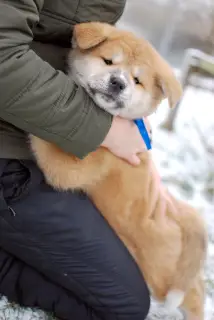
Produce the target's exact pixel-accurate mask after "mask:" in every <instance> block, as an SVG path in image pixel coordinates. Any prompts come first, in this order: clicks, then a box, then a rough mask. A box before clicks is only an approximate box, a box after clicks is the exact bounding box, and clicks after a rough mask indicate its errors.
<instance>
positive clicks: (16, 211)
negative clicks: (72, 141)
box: [0, 159, 150, 320]
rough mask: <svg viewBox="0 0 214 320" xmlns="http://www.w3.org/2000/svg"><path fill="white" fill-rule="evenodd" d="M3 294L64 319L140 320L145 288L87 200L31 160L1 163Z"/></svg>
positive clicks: (144, 312)
mask: <svg viewBox="0 0 214 320" xmlns="http://www.w3.org/2000/svg"><path fill="white" fill-rule="evenodd" d="M0 293H1V294H4V295H6V296H7V297H8V298H9V300H11V301H14V302H18V303H20V304H21V305H23V306H28V307H34V306H36V307H40V308H42V309H44V310H47V311H50V312H53V313H54V314H55V315H56V316H57V317H59V318H60V319H67V320H89V319H90V320H98V319H99V320H100V319H103V320H104V319H105V320H116V319H117V320H143V319H145V317H146V315H147V313H148V310H149V305H150V298H149V293H148V289H147V287H146V285H145V283H144V280H143V277H142V275H141V273H140V271H139V269H138V267H137V266H136V264H135V262H134V261H133V259H132V258H131V256H130V255H129V253H128V251H127V250H126V248H125V247H124V245H123V244H122V243H121V241H120V240H119V239H118V237H117V236H116V235H115V234H114V232H113V231H112V229H111V228H110V227H109V226H108V224H107V222H106V221H105V220H104V219H103V217H102V216H101V214H100V213H99V212H97V210H96V209H95V207H94V206H93V204H92V203H91V202H90V201H89V199H88V198H87V197H86V196H85V195H83V194H78V193H76V194H75V193H73V194H72V193H70V192H56V191H54V190H53V189H52V188H51V187H50V186H48V185H47V184H46V183H45V181H44V177H43V175H42V173H41V172H40V170H39V169H38V168H37V166H36V165H35V164H34V163H33V162H32V161H18V160H3V159H0Z"/></svg>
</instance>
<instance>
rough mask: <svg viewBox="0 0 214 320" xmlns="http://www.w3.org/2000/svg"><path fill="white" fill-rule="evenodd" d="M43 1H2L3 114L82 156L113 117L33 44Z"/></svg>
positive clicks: (0, 94)
mask: <svg viewBox="0 0 214 320" xmlns="http://www.w3.org/2000/svg"><path fill="white" fill-rule="evenodd" d="M43 3H44V1H42V0H34V1H33V0H18V1H17V0H6V1H0V118H2V119H3V120H5V121H7V122H9V123H11V124H13V125H15V126H16V127H18V128H20V129H22V130H24V131H26V132H29V133H32V134H33V135H36V136H38V137H40V138H42V139H45V140H47V141H50V142H53V143H55V144H57V145H58V146H59V147H60V148H62V149H63V150H64V151H66V152H70V153H72V154H74V155H76V156H77V157H79V158H83V157H84V156H86V155H87V154H88V153H89V152H91V151H93V150H95V149H96V148H97V147H98V146H99V145H100V144H101V143H102V141H103V140H104V138H105V137H106V135H107V133H108V131H109V129H110V127H111V123H112V117H111V115H109V114H107V113H105V112H104V111H103V110H101V109H100V108H98V107H96V106H95V105H94V103H93V102H92V100H91V99H90V98H89V96H88V95H87V94H86V93H85V91H84V90H83V89H82V88H81V87H77V86H76V85H75V84H74V82H73V81H72V80H71V79H70V78H68V77H67V76H66V75H65V74H64V73H62V72H60V71H56V70H55V69H54V68H52V67H51V66H50V65H49V64H48V63H46V62H45V61H43V60H42V59H40V58H39V57H38V56H37V55H36V54H35V52H33V51H32V50H30V49H29V44H30V43H31V41H32V39H33V33H32V28H33V26H34V25H35V23H37V22H38V19H39V12H40V11H41V9H42V6H43Z"/></svg>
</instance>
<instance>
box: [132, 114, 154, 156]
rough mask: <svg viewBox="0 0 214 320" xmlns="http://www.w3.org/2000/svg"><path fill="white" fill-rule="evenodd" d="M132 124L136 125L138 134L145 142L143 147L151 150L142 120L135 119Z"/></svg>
mask: <svg viewBox="0 0 214 320" xmlns="http://www.w3.org/2000/svg"><path fill="white" fill-rule="evenodd" d="M134 123H135V124H136V126H137V127H138V130H139V131H140V134H141V136H142V138H143V140H144V142H145V145H146V147H147V150H151V149H152V146H151V141H150V138H149V135H148V132H147V130H146V126H145V124H144V121H143V119H136V120H134Z"/></svg>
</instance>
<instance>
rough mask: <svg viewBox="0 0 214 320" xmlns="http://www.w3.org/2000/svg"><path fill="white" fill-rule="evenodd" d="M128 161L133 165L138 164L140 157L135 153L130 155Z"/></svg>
mask: <svg viewBox="0 0 214 320" xmlns="http://www.w3.org/2000/svg"><path fill="white" fill-rule="evenodd" d="M128 161H129V163H130V164H132V165H133V166H138V165H139V164H140V158H139V157H138V156H137V155H136V154H133V155H132V156H130V158H129V159H128Z"/></svg>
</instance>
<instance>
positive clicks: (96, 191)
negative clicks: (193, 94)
mask: <svg viewBox="0 0 214 320" xmlns="http://www.w3.org/2000/svg"><path fill="white" fill-rule="evenodd" d="M74 46H75V48H74V50H73V51H72V52H71V55H70V67H71V76H72V77H73V78H74V79H75V81H76V82H77V84H78V85H81V86H82V87H84V88H85V90H86V91H87V92H88V93H89V95H90V96H91V97H92V98H93V99H94V101H95V102H96V103H97V104H98V105H99V106H100V107H101V108H103V109H105V110H107V111H108V112H110V113H111V114H113V115H119V116H121V117H125V118H129V119H135V118H140V117H143V116H146V115H148V114H151V113H152V112H153V111H155V110H156V109H157V107H158V104H159V102H160V101H161V100H162V99H163V98H168V100H169V104H170V106H174V105H175V104H176V102H177V101H178V99H179V97H180V96H181V87H180V84H179V82H178V81H177V80H176V78H175V76H174V74H173V72H172V70H171V68H170V67H169V66H168V64H167V63H166V62H165V61H164V60H163V59H162V58H161V57H160V56H159V54H158V53H157V52H156V51H155V50H154V49H153V48H152V46H151V45H150V44H149V43H148V42H147V41H145V40H144V39H139V38H137V37H136V36H135V35H134V34H132V33H130V32H126V31H120V30H118V29H117V28H115V27H113V26H110V25H107V24H102V23H98V22H95V23H83V24H79V25H76V27H75V30H74ZM31 145H32V150H33V152H34V154H35V157H36V160H37V162H38V165H39V166H40V168H41V169H42V171H43V172H44V174H45V177H46V179H47V182H48V183H49V184H51V185H52V186H53V187H54V188H57V189H59V190H75V189H81V190H83V191H85V192H87V194H88V195H89V196H90V197H91V198H92V200H93V202H94V203H95V205H96V206H97V208H98V209H99V210H100V212H101V214H102V215H103V216H104V217H105V218H106V219H107V220H108V222H109V223H110V225H111V226H112V228H113V229H114V230H115V231H116V232H117V234H118V236H119V237H120V238H121V240H122V241H123V242H124V243H125V245H126V246H127V248H128V250H129V251H130V253H131V254H132V255H133V257H134V259H135V260H136V262H137V264H138V265H139V267H140V269H141V270H142V273H143V274H144V277H145V279H146V281H147V284H148V286H149V287H150V289H151V293H152V294H153V296H154V297H155V298H156V299H158V300H160V301H164V302H165V304H166V305H167V306H168V307H169V308H177V307H180V306H181V307H182V308H184V309H185V310H186V312H187V318H188V319H198V320H202V319H204V281H203V277H202V275H201V272H202V268H203V263H204V260H205V256H206V248H207V233H206V228H205V225H204V221H203V220H202V218H201V217H200V215H199V214H198V213H197V212H196V211H195V210H194V209H193V208H192V207H190V206H189V205H187V204H186V203H183V202H181V201H178V200H176V199H175V198H174V197H173V196H172V195H170V194H169V192H168V191H167V190H166V189H165V188H164V187H163V185H162V184H161V181H160V179H159V175H158V173H157V171H156V169H155V167H154V164H153V162H152V159H151V155H150V152H145V153H143V154H142V155H141V156H140V157H141V164H140V166H139V167H132V166H130V165H129V164H127V163H126V162H125V161H123V160H121V159H119V158H117V157H115V156H114V155H112V154H111V153H110V152H109V151H108V150H106V149H104V148H98V150H97V151H95V152H92V153H91V154H89V155H88V156H87V157H86V158H84V159H83V160H79V159H77V158H76V157H75V156H72V155H69V154H66V153H64V152H63V151H62V150H60V149H59V148H58V147H57V146H55V145H53V144H51V143H48V142H46V141H43V140H41V139H39V138H36V137H33V136H32V137H31ZM127 276H128V275H127Z"/></svg>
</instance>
